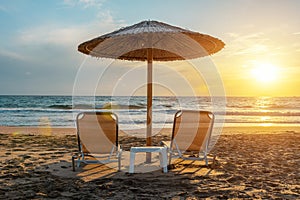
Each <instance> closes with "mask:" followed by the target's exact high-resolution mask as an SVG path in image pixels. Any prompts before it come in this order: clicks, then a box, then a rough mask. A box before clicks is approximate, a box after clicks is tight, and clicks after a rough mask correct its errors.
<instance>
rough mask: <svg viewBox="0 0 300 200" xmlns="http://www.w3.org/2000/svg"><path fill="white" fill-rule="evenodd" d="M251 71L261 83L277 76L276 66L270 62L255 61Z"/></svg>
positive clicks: (272, 79)
mask: <svg viewBox="0 0 300 200" xmlns="http://www.w3.org/2000/svg"><path fill="white" fill-rule="evenodd" d="M251 72H252V75H253V77H254V78H255V79H256V80H257V81H259V82H263V83H268V82H274V81H276V80H277V78H278V67H276V66H275V65H273V64H271V63H256V64H255V65H254V67H253V69H252V71H251Z"/></svg>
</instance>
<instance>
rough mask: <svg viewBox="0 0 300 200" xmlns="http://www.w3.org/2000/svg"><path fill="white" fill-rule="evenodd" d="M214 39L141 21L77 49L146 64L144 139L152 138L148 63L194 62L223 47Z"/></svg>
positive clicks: (148, 141)
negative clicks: (145, 135)
mask: <svg viewBox="0 0 300 200" xmlns="http://www.w3.org/2000/svg"><path fill="white" fill-rule="evenodd" d="M224 45H225V44H224V42H222V41H221V40H220V39H217V38H215V37H212V36H209V35H206V34H201V33H198V32H194V31H190V30H187V29H183V28H180V27H176V26H171V25H169V24H166V23H162V22H158V21H150V20H149V21H142V22H140V23H137V24H134V25H132V26H128V27H124V28H121V29H119V30H116V31H114V32H111V33H108V34H105V35H102V36H99V37H96V38H94V39H91V40H89V41H86V42H84V43H82V44H80V45H79V46H78V51H80V52H82V53H84V54H87V55H91V56H93V57H98V58H112V59H121V60H130V61H147V140H146V143H147V145H148V146H151V135H152V63H153V61H175V60H186V59H195V58H199V57H203V56H207V55H211V54H214V53H216V52H218V51H220V50H221V49H222V48H223V47H224Z"/></svg>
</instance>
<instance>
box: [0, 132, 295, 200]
mask: <svg viewBox="0 0 300 200" xmlns="http://www.w3.org/2000/svg"><path fill="white" fill-rule="evenodd" d="M170 133H171V132H170V130H169V129H165V130H163V131H162V134H161V135H157V136H155V138H154V140H153V143H154V144H158V143H159V141H161V140H168V139H169V135H170ZM0 139H1V144H0V150H1V151H0V162H1V165H0V168H1V174H0V198H1V199H49V198H55V199H202V198H208V199H244V198H251V199H299V198H300V128H299V127H236V128H225V129H224V130H223V134H222V136H221V137H220V138H219V140H218V143H217V144H216V145H215V147H214V148H213V151H212V153H213V154H216V155H217V161H216V163H215V165H214V166H212V165H209V167H206V166H205V165H204V163H203V162H188V161H185V162H181V161H180V160H177V161H175V163H174V164H173V166H172V168H171V169H170V170H169V172H168V173H162V171H161V169H157V170H155V171H151V172H147V173H136V174H128V173H127V172H126V166H123V169H124V170H123V171H122V172H117V171H116V170H115V169H112V168H109V167H107V166H105V165H87V166H84V167H82V168H80V169H77V171H76V172H73V171H72V168H71V155H72V154H73V153H74V152H76V150H77V142H76V136H75V129H72V128H69V129H66V128H49V127H45V128H32V127H0ZM120 143H121V144H122V146H123V149H124V150H125V152H126V151H128V150H129V148H130V146H141V145H144V144H145V140H144V139H142V138H135V137H128V136H125V135H122V136H121V137H120ZM124 163H126V162H124ZM123 165H126V164H123Z"/></svg>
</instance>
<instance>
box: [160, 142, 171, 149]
mask: <svg viewBox="0 0 300 200" xmlns="http://www.w3.org/2000/svg"><path fill="white" fill-rule="evenodd" d="M160 145H162V146H165V147H167V148H168V149H169V148H170V145H171V141H161V142H160Z"/></svg>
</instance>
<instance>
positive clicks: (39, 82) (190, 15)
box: [0, 0, 300, 96]
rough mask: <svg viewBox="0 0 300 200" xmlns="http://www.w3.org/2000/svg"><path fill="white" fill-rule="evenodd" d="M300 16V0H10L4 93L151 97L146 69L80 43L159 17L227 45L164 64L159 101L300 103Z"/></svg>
mask: <svg viewBox="0 0 300 200" xmlns="http://www.w3.org/2000/svg"><path fill="white" fill-rule="evenodd" d="M299 9H300V1H299V0H284V1H282V0H263V1H261V0H224V1H219V0H189V1H181V0H165V1H159V0H152V1H147V0H131V1H126V0H51V1H38V0H13V1H10V0H1V1H0V26H1V30H0V38H1V43H0V95H10V94H14V95H72V94H75V95H91V94H97V95H128V94H129V95H143V94H145V84H144V83H145V80H146V75H145V73H146V71H145V66H146V63H139V62H126V61H113V60H109V59H95V58H92V57H89V56H87V55H84V54H82V53H80V52H78V51H77V46H78V45H79V44H80V43H82V42H85V41H87V40H89V39H92V38H95V37H97V36H100V35H103V34H106V33H109V32H112V31H115V30H118V29H120V28H121V27H125V26H128V25H132V24H135V23H138V22H140V21H143V20H157V21H162V22H165V23H168V24H171V25H175V26H179V27H182V28H186V29H189V30H193V31H197V32H200V33H204V34H209V35H211V36H214V37H217V38H219V39H221V40H222V41H223V42H224V43H225V44H226V45H225V48H224V49H222V50H221V51H220V52H218V53H216V54H214V55H211V56H209V57H208V58H199V59H196V60H195V61H185V62H169V63H159V62H157V63H154V82H155V83H154V95H209V94H210V95H212V94H215V95H222V94H225V95H226V96H300V90H299V88H300V79H299V78H298V77H300V59H299V58H300V12H299ZM207 68H210V70H207ZM208 71H209V72H208Z"/></svg>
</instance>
